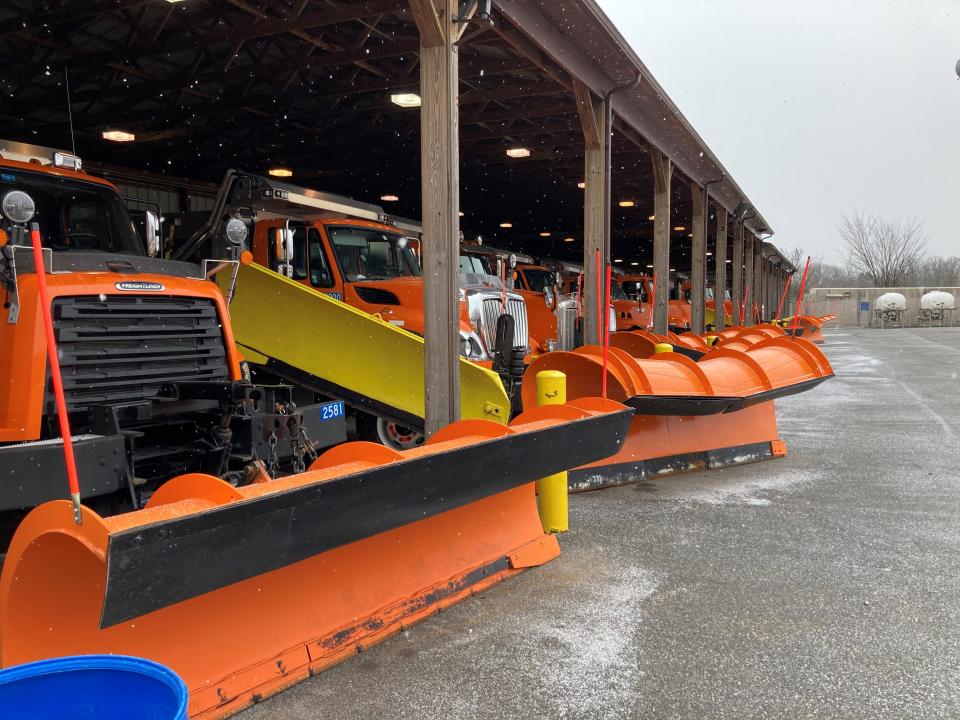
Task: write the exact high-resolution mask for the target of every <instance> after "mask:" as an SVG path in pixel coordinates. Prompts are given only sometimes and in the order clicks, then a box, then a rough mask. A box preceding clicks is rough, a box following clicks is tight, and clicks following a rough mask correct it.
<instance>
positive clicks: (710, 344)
mask: <svg viewBox="0 0 960 720" xmlns="http://www.w3.org/2000/svg"><path fill="white" fill-rule="evenodd" d="M718 339H719V338H718V337H717V336H716V335H707V347H713V346H714V345H716V344H717V340H718Z"/></svg>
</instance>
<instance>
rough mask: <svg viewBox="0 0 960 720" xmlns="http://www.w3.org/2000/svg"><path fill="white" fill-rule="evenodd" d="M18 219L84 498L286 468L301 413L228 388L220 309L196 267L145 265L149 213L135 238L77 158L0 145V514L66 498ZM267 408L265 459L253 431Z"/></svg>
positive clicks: (124, 498)
mask: <svg viewBox="0 0 960 720" xmlns="http://www.w3.org/2000/svg"><path fill="white" fill-rule="evenodd" d="M33 223H36V224H37V225H38V226H39V232H40V237H41V239H42V256H43V265H44V268H43V269H44V272H45V274H46V276H47V283H46V284H47V288H48V292H49V295H50V298H51V303H52V307H51V312H52V319H53V324H54V337H55V341H56V343H57V351H58V357H59V359H60V367H61V375H62V378H63V385H64V395H65V399H66V406H67V409H68V415H69V423H70V426H71V435H74V436H76V441H75V443H74V449H75V456H76V458H77V465H78V468H77V469H78V475H79V481H80V483H79V484H80V490H81V496H82V498H83V499H84V501H85V502H87V501H89V502H92V503H95V504H97V509H98V511H102V512H105V513H108V514H109V513H110V512H111V511H112V510H113V509H114V506H117V507H119V506H121V505H123V506H125V507H126V508H127V509H129V508H130V507H131V506H132V508H134V509H136V508H137V507H139V506H140V505H142V503H144V502H145V501H146V500H147V499H148V498H149V496H150V495H151V493H152V491H153V490H154V489H155V488H156V487H157V486H158V485H159V484H160V483H162V482H164V481H166V480H167V479H169V478H170V477H172V476H174V475H177V474H182V473H189V472H203V473H207V474H211V475H216V476H219V477H222V478H224V479H227V480H228V481H229V482H232V483H234V484H241V483H243V482H247V481H249V477H250V476H249V471H250V470H251V469H252V466H253V465H254V464H255V462H256V460H257V459H258V452H259V453H260V455H262V458H263V460H264V462H265V463H268V462H269V463H271V464H273V462H274V461H277V462H283V461H285V460H289V459H290V452H289V451H290V450H291V442H292V443H294V444H296V443H299V442H300V436H299V432H297V435H296V437H293V436H291V434H290V432H289V431H292V430H293V429H294V428H296V430H297V431H299V428H300V422H301V420H302V418H303V415H302V414H301V413H299V412H298V411H297V410H296V409H295V408H294V406H293V405H292V404H291V403H290V402H289V396H288V392H287V390H288V389H287V390H285V389H284V388H280V387H277V388H261V389H258V390H257V389H254V388H252V387H251V386H249V384H247V383H246V382H245V381H244V378H243V373H242V370H241V364H240V358H239V356H238V354H237V351H236V348H235V346H234V343H233V336H232V333H231V329H230V317H229V313H228V311H227V303H226V301H225V298H224V296H223V294H222V293H221V291H220V289H219V288H218V287H217V285H216V284H215V283H213V282H210V280H209V279H208V273H206V272H205V271H204V269H203V268H201V267H200V266H198V265H195V264H191V263H185V262H177V261H172V260H165V259H161V258H158V257H153V256H152V255H153V254H156V253H157V252H158V250H159V229H160V228H159V218H158V217H153V218H152V220H151V221H150V222H148V223H146V224H145V227H146V228H147V229H148V230H149V233H148V234H147V236H146V237H141V236H140V235H139V234H138V232H137V229H136V227H135V224H134V222H133V221H132V220H131V217H130V215H129V214H128V212H127V209H126V207H125V205H124V202H123V199H122V198H121V196H120V195H119V193H118V191H117V189H116V187H114V186H113V185H112V184H110V183H109V182H107V181H106V180H103V179H101V178H98V177H95V176H93V175H90V174H88V173H86V172H84V171H83V170H82V163H81V161H80V159H79V158H77V157H76V156H74V155H72V154H70V153H66V152H63V151H58V150H52V149H49V148H42V147H39V146H32V145H25V144H22V143H12V142H6V141H0V292H2V293H3V297H4V305H3V309H2V313H0V348H2V350H3V351H2V352H0V467H3V469H4V472H3V477H2V478H0V518H2V517H7V515H6V513H8V512H12V511H22V510H26V509H29V508H30V507H32V506H34V505H37V504H39V503H41V502H44V501H46V500H50V499H54V498H62V497H67V493H66V480H65V476H64V474H63V467H64V459H63V457H64V456H63V453H64V449H63V439H62V437H61V436H60V431H59V417H58V409H57V404H56V403H55V402H54V395H53V389H52V381H51V379H50V369H49V366H48V362H47V343H46V340H45V334H44V323H43V316H42V308H41V305H40V302H39V296H38V292H39V291H38V285H39V281H38V274H37V270H38V268H37V267H36V265H35V262H34V254H33V248H32V247H31V238H30V235H29V230H28V227H29V225H31V224H33ZM274 401H275V402H274ZM268 403H269V405H270V406H269V408H268V413H267V415H264V414H263V413H262V412H261V411H262V410H263V409H264V408H265V407H266V406H267V405H268ZM278 404H279V405H278ZM281 406H282V412H280V411H278V410H277V408H278V407H281ZM280 414H282V415H284V416H285V417H284V421H283V427H282V429H281V430H280V434H281V435H282V437H280V438H279V442H278V443H274V445H273V449H274V451H275V453H274V454H273V455H272V460H271V459H270V458H268V450H267V448H268V442H267V438H266V437H265V436H262V432H261V431H264V430H265V429H266V428H267V427H268V426H269V427H271V428H272V427H273V421H274V420H275V419H276V416H277V415H280ZM268 416H269V419H268ZM287 421H289V424H287ZM267 434H268V435H269V432H267ZM334 435H337V433H334ZM339 435H342V433H340V434H339ZM339 439H342V438H338V439H336V440H334V441H335V442H336V441H339ZM327 444H332V442H331V443H327ZM288 467H289V466H288ZM0 524H2V520H0Z"/></svg>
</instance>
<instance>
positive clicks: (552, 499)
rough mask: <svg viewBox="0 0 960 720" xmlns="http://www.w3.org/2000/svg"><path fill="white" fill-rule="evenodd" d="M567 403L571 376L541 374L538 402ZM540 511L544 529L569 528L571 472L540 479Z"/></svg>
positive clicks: (539, 376)
mask: <svg viewBox="0 0 960 720" xmlns="http://www.w3.org/2000/svg"><path fill="white" fill-rule="evenodd" d="M565 402H567V376H566V375H564V374H563V373H562V372H558V371H556V370H543V371H541V372H538V373H537V405H563V404H564V403H565ZM537 510H538V511H539V513H540V523H541V524H542V525H543V531H544V532H548V533H562V532H566V531H567V530H568V528H569V517H568V512H567V472H566V470H564V471H563V472H559V473H557V474H556V475H548V476H547V477H545V478H543V479H541V480H537Z"/></svg>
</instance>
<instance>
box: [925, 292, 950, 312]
mask: <svg viewBox="0 0 960 720" xmlns="http://www.w3.org/2000/svg"><path fill="white" fill-rule="evenodd" d="M953 304H954V299H953V295H951V294H950V293H948V292H944V291H943V290H933V291H931V292H928V293H926V294H925V295H924V296H923V297H922V298H920V309H921V310H953Z"/></svg>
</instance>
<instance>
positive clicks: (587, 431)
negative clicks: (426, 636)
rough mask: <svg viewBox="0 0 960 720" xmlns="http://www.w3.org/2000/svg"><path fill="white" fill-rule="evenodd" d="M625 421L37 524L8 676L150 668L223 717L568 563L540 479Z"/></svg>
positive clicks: (519, 433)
mask: <svg viewBox="0 0 960 720" xmlns="http://www.w3.org/2000/svg"><path fill="white" fill-rule="evenodd" d="M632 414H633V411H632V410H630V409H628V408H626V407H624V406H622V405H618V404H616V403H613V402H610V401H608V402H606V404H605V405H604V410H603V411H601V412H596V411H593V410H586V409H581V408H578V407H575V406H569V405H558V406H548V407H543V408H538V409H536V410H535V411H532V412H531V413H529V414H523V415H521V416H520V417H518V418H517V419H516V420H515V421H514V424H513V425H511V426H509V427H508V426H504V425H499V424H497V423H493V422H490V421H484V420H465V421H461V422H459V423H454V424H453V425H450V426H448V427H447V428H444V429H443V430H441V431H440V432H438V433H436V434H435V435H434V436H433V437H431V438H430V440H429V441H428V442H427V443H426V444H425V445H424V446H422V447H419V448H416V449H413V450H408V451H404V452H397V451H393V450H390V449H388V448H385V447H383V446H381V445H375V444H371V443H365V442H357V443H348V444H345V445H341V446H339V447H336V448H333V449H331V450H329V451H328V452H326V453H324V454H323V455H321V456H320V457H319V458H318V459H317V460H316V461H315V462H314V463H313V464H312V465H311V467H310V469H309V470H308V471H306V472H304V473H301V474H299V475H292V476H290V477H287V478H283V479H280V480H276V481H270V482H264V483H258V484H252V485H247V486H244V487H240V488H236V487H233V486H231V485H228V484H227V483H224V482H223V481H221V480H219V479H217V478H214V477H212V476H206V475H197V474H193V475H184V476H180V477H177V478H174V479H172V480H170V481H168V482H167V483H166V484H165V485H163V486H162V487H161V488H160V489H159V490H158V491H157V492H156V493H155V495H154V496H153V498H152V499H151V501H150V503H149V505H148V507H147V508H145V509H143V510H140V511H136V512H131V513H127V514H124V515H117V516H113V517H109V518H101V517H100V516H99V515H97V514H96V513H94V512H93V511H91V510H89V509H87V508H84V509H83V524H82V525H76V524H74V522H73V517H72V506H71V505H70V503H69V502H66V501H54V502H49V503H46V504H44V505H41V506H40V507H38V508H36V509H35V510H34V511H33V512H31V513H30V514H29V515H28V516H27V518H26V519H25V520H24V521H23V523H22V524H21V525H20V527H19V528H18V530H17V532H16V534H15V536H14V539H13V541H12V543H11V545H10V548H9V550H8V554H7V558H6V562H5V563H4V567H3V574H2V576H0V623H2V624H0V651H2V664H3V665H4V666H9V665H13V664H17V663H22V662H29V661H32V660H39V659H43V658H48V657H56V656H63V655H73V654H85V653H118V654H129V655H137V656H142V657H146V658H150V659H153V660H156V661H158V662H160V663H163V664H165V665H167V666H169V667H171V668H172V669H173V670H175V671H176V672H177V673H178V674H179V675H180V676H181V677H183V678H184V680H185V681H186V683H187V686H188V687H189V689H190V692H191V698H190V707H189V711H190V715H191V716H192V717H204V718H214V717H225V716H227V715H229V714H232V713H234V712H236V711H238V710H240V709H242V708H243V707H246V706H247V705H249V704H251V703H253V702H256V701H258V700H259V699H260V698H262V697H265V696H266V695H270V694H272V693H274V692H277V691H279V690H280V689H282V688H283V687H286V686H288V685H291V684H293V683H295V682H298V681H299V680H302V679H304V678H306V677H308V676H309V675H310V674H312V673H314V672H316V671H319V670H321V669H323V668H325V667H327V666H329V665H332V664H333V663H335V662H338V661H339V660H341V659H343V658H345V657H346V656H348V655H350V654H352V653H354V652H356V651H357V650H358V649H362V648H363V647H365V646H368V645H371V644H373V643H375V642H378V641H379V640H382V639H384V638H385V637H387V636H389V635H391V634H393V633H394V632H396V631H398V630H399V629H401V628H402V627H405V626H408V625H410V624H412V623H413V622H416V621H417V620H419V619H422V618H423V617H426V616H428V615H430V614H432V613H433V612H436V611H437V610H438V609H441V608H443V607H445V606H448V605H450V604H452V603H454V602H456V601H458V600H460V599H463V598H464V597H466V596H468V595H469V594H472V593H474V592H476V591H478V590H480V589H482V588H484V587H486V586H488V585H490V584H492V583H494V582H496V581H498V580H500V579H503V578H504V577H507V576H509V575H511V574H514V573H516V572H519V571H520V570H521V569H523V568H525V567H531V566H535V565H540V564H542V563H544V562H547V561H549V560H551V559H553V558H554V557H556V556H557V555H558V553H559V546H558V544H557V541H556V538H555V537H554V536H552V535H545V534H544V532H543V528H542V526H541V524H540V520H539V516H538V513H537V506H536V498H535V491H534V481H535V480H537V479H538V478H540V477H543V476H546V475H550V474H552V473H555V472H558V471H561V470H564V469H567V468H570V467H574V466H576V465H580V464H583V463H584V462H590V461H592V460H597V459H600V458H602V457H605V456H607V455H610V454H613V453H615V452H616V451H617V450H618V449H619V447H620V445H621V444H622V443H623V441H624V437H625V435H626V433H627V429H628V427H629V423H630V417H631V416H632Z"/></svg>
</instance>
